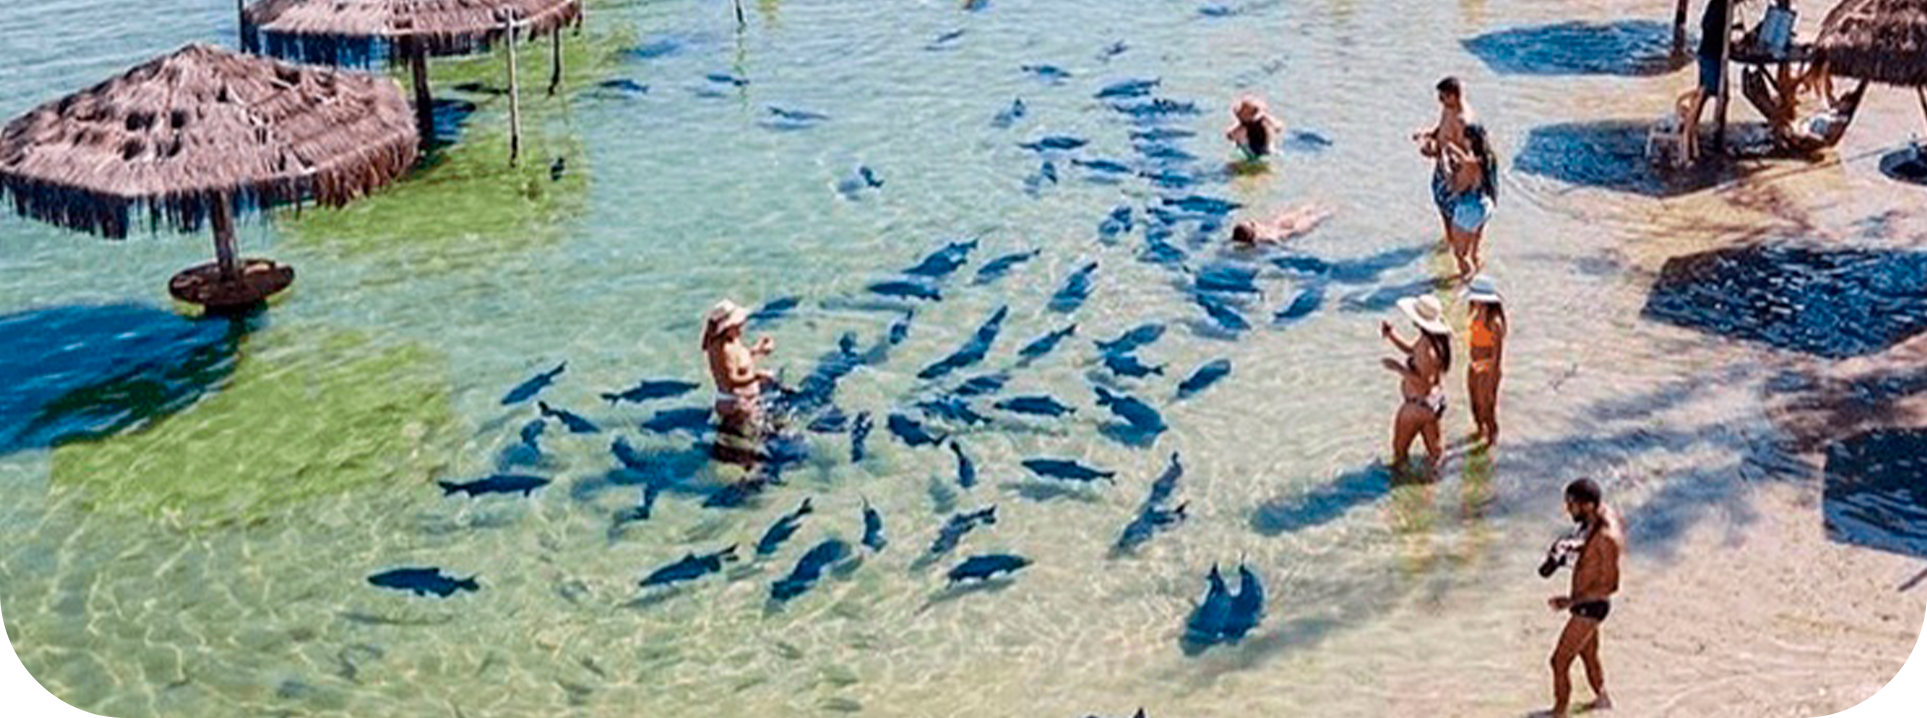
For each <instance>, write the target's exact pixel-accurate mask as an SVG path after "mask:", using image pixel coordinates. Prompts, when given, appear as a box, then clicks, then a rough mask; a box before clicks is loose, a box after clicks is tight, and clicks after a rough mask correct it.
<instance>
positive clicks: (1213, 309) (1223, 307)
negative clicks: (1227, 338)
mask: <svg viewBox="0 0 1927 718" xmlns="http://www.w3.org/2000/svg"><path fill="white" fill-rule="evenodd" d="M1191 298H1192V300H1194V301H1196V302H1197V303H1198V306H1200V307H1203V308H1204V313H1205V314H1207V315H1210V317H1211V321H1213V322H1216V323H1217V325H1218V327H1219V328H1221V329H1224V330H1225V331H1229V332H1242V331H1245V330H1248V329H1250V328H1251V322H1249V321H1246V320H1245V318H1244V315H1242V314H1239V313H1238V311H1237V310H1235V309H1232V308H1231V306H1230V305H1228V304H1225V302H1224V300H1222V299H1218V298H1216V297H1213V296H1211V295H1209V294H1196V293H1194V294H1192V295H1191Z"/></svg>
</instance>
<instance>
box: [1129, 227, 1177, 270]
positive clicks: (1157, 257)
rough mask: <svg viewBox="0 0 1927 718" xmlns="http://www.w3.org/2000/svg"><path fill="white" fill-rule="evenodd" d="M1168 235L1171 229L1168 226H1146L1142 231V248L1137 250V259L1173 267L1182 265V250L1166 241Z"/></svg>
mask: <svg viewBox="0 0 1927 718" xmlns="http://www.w3.org/2000/svg"><path fill="white" fill-rule="evenodd" d="M1152 230H1156V231H1152ZM1170 236H1171V230H1170V229H1168V228H1165V227H1147V228H1146V229H1145V231H1144V250H1143V251H1140V252H1138V255H1137V258H1138V261H1141V262H1148V263H1150V264H1161V265H1165V266H1173V267H1175V266H1179V265H1182V264H1183V263H1184V260H1185V254H1184V250H1182V249H1179V248H1178V246H1177V245H1175V244H1172V243H1170V242H1169V241H1167V239H1168V238H1169V237H1170Z"/></svg>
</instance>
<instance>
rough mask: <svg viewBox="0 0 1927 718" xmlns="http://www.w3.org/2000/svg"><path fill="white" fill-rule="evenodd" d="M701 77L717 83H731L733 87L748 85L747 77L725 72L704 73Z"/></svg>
mask: <svg viewBox="0 0 1927 718" xmlns="http://www.w3.org/2000/svg"><path fill="white" fill-rule="evenodd" d="M703 78H704V79H706V80H709V81H710V82H714V83H716V84H718V85H731V86H734V87H747V86H748V85H749V78H747V77H739V76H736V75H732V74H729V73H726V72H715V73H710V74H708V75H704V76H703Z"/></svg>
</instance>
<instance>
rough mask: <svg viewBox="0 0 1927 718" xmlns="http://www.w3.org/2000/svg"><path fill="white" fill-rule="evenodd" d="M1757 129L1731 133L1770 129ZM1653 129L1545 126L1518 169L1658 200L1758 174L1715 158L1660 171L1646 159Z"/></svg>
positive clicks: (1741, 126) (1533, 136)
mask: <svg viewBox="0 0 1927 718" xmlns="http://www.w3.org/2000/svg"><path fill="white" fill-rule="evenodd" d="M1756 125H1757V123H1731V124H1729V125H1728V126H1727V131H1728V133H1729V134H1734V135H1736V136H1737V137H1740V138H1745V137H1751V136H1753V135H1760V134H1764V133H1765V129H1764V126H1756ZM1652 126H1653V121H1652V120H1650V119H1627V120H1599V121H1594V122H1568V123H1559V124H1551V125H1541V126H1539V127H1535V128H1533V129H1532V131H1531V132H1530V133H1528V134H1527V135H1526V141H1525V145H1524V146H1523V147H1521V148H1520V150H1519V155H1518V157H1516V158H1515V159H1514V160H1513V165H1512V166H1513V169H1516V170H1518V171H1520V172H1522V173H1525V174H1531V175H1538V176H1541V177H1546V178H1549V179H1553V180H1558V181H1560V182H1565V183H1568V184H1572V185H1577V186H1579V187H1586V188H1592V189H1605V190H1612V191H1615V192H1626V193H1631V194H1638V195H1644V196H1647V197H1658V198H1665V197H1677V196H1680V195H1685V194H1691V193H1693V192H1698V191H1701V190H1706V189H1711V188H1713V187H1717V186H1720V185H1721V184H1724V183H1727V182H1731V181H1733V180H1736V179H1740V178H1742V177H1744V176H1745V175H1747V174H1749V173H1750V172H1752V171H1754V169H1753V168H1751V167H1750V166H1748V165H1741V164H1736V163H1734V162H1733V161H1731V160H1727V159H1721V158H1719V157H1716V156H1712V155H1710V154H1709V156H1708V157H1707V159H1705V160H1704V161H1702V162H1699V163H1698V164H1696V165H1694V166H1692V167H1686V168H1681V169H1676V170H1675V169H1661V168H1658V167H1655V166H1654V163H1653V162H1652V161H1650V160H1648V159H1647V158H1646V133H1647V132H1648V131H1649V130H1651V129H1652ZM1701 136H1702V137H1703V138H1706V141H1707V142H1711V141H1712V137H1713V132H1712V127H1711V126H1710V125H1708V126H1706V127H1705V128H1704V129H1702V131H1701ZM1736 144H1741V145H1744V144H1746V142H1744V141H1742V142H1738V143H1736Z"/></svg>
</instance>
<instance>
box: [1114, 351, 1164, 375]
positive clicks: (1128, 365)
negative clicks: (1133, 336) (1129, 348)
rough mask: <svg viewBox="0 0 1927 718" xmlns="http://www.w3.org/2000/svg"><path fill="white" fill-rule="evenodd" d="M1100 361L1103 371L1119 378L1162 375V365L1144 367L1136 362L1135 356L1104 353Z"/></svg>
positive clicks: (1141, 363) (1139, 362)
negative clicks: (1102, 364)
mask: <svg viewBox="0 0 1927 718" xmlns="http://www.w3.org/2000/svg"><path fill="white" fill-rule="evenodd" d="M1102 361H1103V362H1104V368H1105V369H1109V370H1111V373H1112V374H1116V375H1118V376H1121V377H1127V378H1131V379H1142V378H1144V377H1147V376H1150V375H1152V374H1156V375H1158V376H1163V375H1164V365H1162V364H1160V365H1158V366H1145V364H1144V363H1143V362H1141V361H1138V358H1137V355H1135V354H1122V353H1105V354H1103V355H1102Z"/></svg>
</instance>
